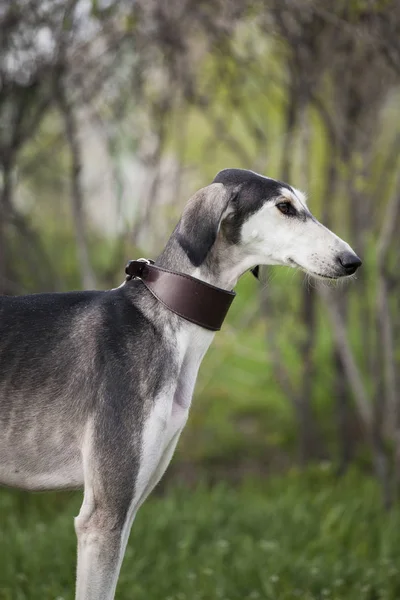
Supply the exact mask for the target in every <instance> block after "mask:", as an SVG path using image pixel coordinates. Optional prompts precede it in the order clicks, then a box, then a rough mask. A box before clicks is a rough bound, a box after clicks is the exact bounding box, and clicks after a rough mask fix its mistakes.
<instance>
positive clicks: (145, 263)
mask: <svg viewBox="0 0 400 600" xmlns="http://www.w3.org/2000/svg"><path fill="white" fill-rule="evenodd" d="M133 262H141V263H143V268H144V266H145V265H154V260H151V259H149V258H136V259H135V260H130V261H129V262H128V264H127V265H126V267H125V273H127V276H126V281H130V280H131V279H140V278H141V277H140V275H141V273H142V270H143V268H142V269H141V270H140V273H139V274H137V275H131V274H130V273H129V272H128V270H129V265H130V264H131V263H133Z"/></svg>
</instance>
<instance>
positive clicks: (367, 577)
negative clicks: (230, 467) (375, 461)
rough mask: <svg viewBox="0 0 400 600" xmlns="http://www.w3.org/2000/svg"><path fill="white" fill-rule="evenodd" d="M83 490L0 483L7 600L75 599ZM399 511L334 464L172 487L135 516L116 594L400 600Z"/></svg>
mask: <svg viewBox="0 0 400 600" xmlns="http://www.w3.org/2000/svg"><path fill="white" fill-rule="evenodd" d="M79 503H80V496H79V495H75V494H54V495H53V494H31V495H28V494H26V495H25V494H21V493H16V492H11V491H8V490H7V491H4V490H3V491H1V492H0V544H1V547H0V599H1V600H25V599H29V600H39V599H40V600H50V599H52V600H56V599H57V600H61V599H64V600H71V599H72V598H73V584H74V569H75V537H74V531H73V522H72V516H73V515H75V514H76V513H77V511H78V508H79ZM399 538H400V509H399V508H397V509H395V510H393V511H392V512H391V513H384V512H383V510H382V508H381V504H380V498H379V492H378V490H377V489H376V485H375V483H374V482H373V481H371V480H369V479H368V478H366V477H363V476H360V475H356V474H352V475H349V476H347V477H346V478H344V479H341V480H339V481H335V479H334V478H333V476H332V474H331V472H330V470H329V469H327V470H324V469H315V470H313V471H308V472H307V473H306V474H305V475H303V476H301V475H299V474H298V473H291V474H289V475H286V476H284V477H281V478H277V479H271V480H269V481H268V482H261V483H260V482H257V483H256V482H248V483H246V484H243V485H242V486H241V487H240V488H232V487H229V486H226V485H221V486H217V487H214V488H212V489H208V488H207V487H206V486H205V485H199V486H198V487H197V488H196V489H195V490H192V489H190V490H189V489H187V488H184V487H176V486H172V487H170V490H169V491H168V492H167V493H166V495H164V496H162V497H157V496H153V497H152V498H151V499H150V500H149V501H148V502H147V503H146V504H145V506H144V507H143V508H142V509H141V511H140V513H139V515H138V517H137V520H136V522H135V524H134V526H133V530H132V535H131V538H130V543H129V546H128V549H127V553H126V556H125V561H124V565H123V569H122V573H121V577H120V582H119V586H118V590H117V598H118V599H120V600H122V599H126V600H128V599H134V600H145V599H146V600H214V599H215V600H217V599H223V600H236V599H241V600H244V599H248V600H250V599H253V600H255V599H257V598H259V599H260V598H266V599H270V600H289V599H296V598H301V599H304V600H317V599H321V600H323V599H335V600H347V599H349V600H350V599H351V600H363V599H365V600H378V599H382V600H398V599H399V598H400V570H399V568H400V563H399V555H400V539H399Z"/></svg>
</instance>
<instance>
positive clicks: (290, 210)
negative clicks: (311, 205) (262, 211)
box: [276, 202, 296, 215]
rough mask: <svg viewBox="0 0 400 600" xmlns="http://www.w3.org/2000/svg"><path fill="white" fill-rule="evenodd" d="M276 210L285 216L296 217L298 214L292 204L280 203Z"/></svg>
mask: <svg viewBox="0 0 400 600" xmlns="http://www.w3.org/2000/svg"><path fill="white" fill-rule="evenodd" d="M276 208H277V209H278V210H280V211H281V213H282V214H284V215H295V214H296V209H295V208H294V207H293V205H292V204H291V203H290V202H279V204H277V205H276Z"/></svg>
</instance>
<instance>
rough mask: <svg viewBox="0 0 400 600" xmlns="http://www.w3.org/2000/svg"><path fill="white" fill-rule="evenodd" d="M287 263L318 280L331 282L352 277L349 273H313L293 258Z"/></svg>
mask: <svg viewBox="0 0 400 600" xmlns="http://www.w3.org/2000/svg"><path fill="white" fill-rule="evenodd" d="M287 262H288V264H289V265H290V266H291V267H295V268H297V269H301V271H303V272H304V273H307V275H311V276H312V277H315V278H316V279H328V280H330V281H335V280H337V279H342V278H343V277H351V275H349V274H348V273H320V272H319V271H313V270H311V269H308V268H306V267H303V266H302V265H300V264H299V263H297V262H296V261H295V260H293V259H292V258H288V260H287Z"/></svg>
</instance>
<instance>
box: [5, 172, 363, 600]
mask: <svg viewBox="0 0 400 600" xmlns="http://www.w3.org/2000/svg"><path fill="white" fill-rule="evenodd" d="M360 264H361V261H360V259H359V258H358V257H357V256H356V254H355V253H354V252H353V250H352V249H351V248H350V246H349V245H348V244H347V243H346V242H344V241H343V240H341V239H340V238H338V237H337V236H336V235H335V234H333V233H332V232H331V231H329V229H326V228H325V227H324V226H323V225H321V224H320V223H319V222H318V221H317V220H316V219H315V218H314V217H313V216H312V214H311V213H310V211H309V209H308V208H307V205H306V202H305V198H304V196H303V194H302V193H301V192H299V191H297V190H296V189H295V188H292V187H290V186H289V185H287V184H285V183H282V182H280V181H276V180H273V179H269V178H267V177H264V176H262V175H258V174H256V173H254V172H252V171H246V170H241V169H226V170H224V171H221V172H220V173H218V174H217V176H216V177H215V179H214V181H213V183H211V185H209V186H207V187H205V188H203V189H201V190H200V191H198V192H197V193H196V194H195V195H194V196H193V197H192V198H191V199H190V201H189V202H188V204H187V206H186V208H185V210H184V212H183V215H182V217H181V219H180V221H179V223H178V225H177V226H176V228H175V230H174V232H173V233H172V236H171V237H170V239H169V241H168V243H167V245H166V247H165V249H164V250H163V252H162V253H161V255H160V256H159V257H158V259H157V260H156V263H155V265H156V266H157V265H158V266H159V267H162V268H163V269H164V270H166V271H168V270H171V271H174V272H178V273H182V274H184V276H186V275H190V276H192V277H194V278H196V279H197V280H200V281H202V282H206V283H208V284H211V285H210V286H209V287H210V288H212V287H213V286H214V289H215V288H216V287H218V288H222V289H223V290H232V288H233V287H234V286H235V284H236V282H237V280H238V278H239V277H240V276H241V275H242V274H243V273H245V272H246V271H248V270H250V269H254V267H256V266H257V265H289V266H291V267H299V268H300V269H303V270H304V271H306V272H307V273H310V274H311V275H315V276H319V277H324V278H330V279H338V278H341V277H345V276H348V275H352V274H353V273H354V272H355V271H356V269H357V268H358V267H359V266H360ZM187 300H188V301H190V298H189V299H187ZM213 337H214V332H213V331H210V330H209V329H207V328H205V327H202V326H201V325H197V324H195V323H193V322H190V321H189V320H186V319H185V318H182V317H180V316H178V315H177V314H176V312H173V311H172V310H169V308H168V307H167V306H166V305H165V304H164V303H163V302H161V301H158V300H157V298H155V297H154V295H153V294H152V293H150V291H149V290H148V289H147V288H146V286H145V285H144V284H143V281H141V279H140V278H137V277H134V278H131V279H130V280H128V281H126V282H125V283H124V284H123V285H121V286H120V287H119V288H116V289H113V290H109V291H86V292H71V293H65V294H55V293H54V294H53V293H51V294H35V295H29V296H20V297H1V299H0V482H1V483H2V484H4V485H7V486H15V487H19V488H23V489H26V490H46V489H63V488H82V487H83V488H84V499H83V503H82V507H81V510H80V512H79V515H78V516H77V517H76V518H75V530H76V534H77V538H78V565H77V583H76V598H77V600H111V599H112V598H114V594H115V588H116V585H117V579H118V574H119V570H120V566H121V562H122V559H123V556H124V551H125V547H126V543H127V540H128V537H129V532H130V529H131V525H132V522H133V520H134V518H135V515H136V513H137V511H138V509H139V507H140V506H141V504H142V503H143V502H144V501H145V499H146V498H147V496H148V495H149V494H150V492H151V491H152V489H153V488H154V486H155V485H156V484H157V482H158V481H159V480H160V478H161V477H162V475H163V473H164V471H165V469H166V468H167V466H168V464H169V462H170V460H171V457H172V455H173V452H174V449H175V446H176V444H177V441H178V438H179V436H180V434H181V432H182V429H183V427H184V426H185V423H186V421H187V418H188V413H189V407H190V404H191V399H192V394H193V388H194V385H195V382H196V377H197V372H198V369H199V366H200V363H201V360H202V358H203V356H204V354H205V352H206V351H207V349H208V347H209V345H210V344H211V342H212V340H213Z"/></svg>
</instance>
